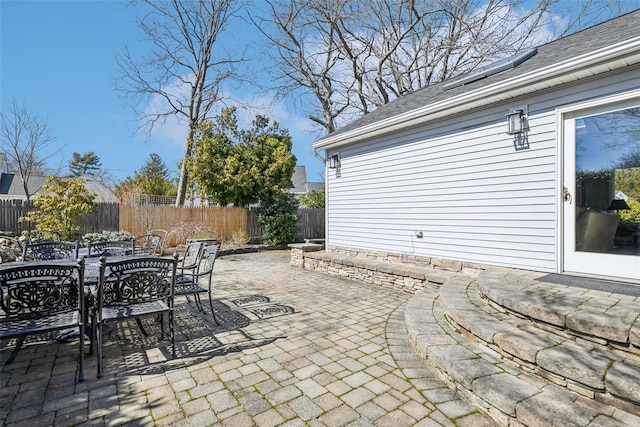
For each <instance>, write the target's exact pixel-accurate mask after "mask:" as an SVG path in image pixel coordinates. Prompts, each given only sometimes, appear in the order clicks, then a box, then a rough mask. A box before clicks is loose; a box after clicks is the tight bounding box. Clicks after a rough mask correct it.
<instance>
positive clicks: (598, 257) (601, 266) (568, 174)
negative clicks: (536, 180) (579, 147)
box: [556, 90, 640, 283]
mask: <svg viewBox="0 0 640 427" xmlns="http://www.w3.org/2000/svg"><path fill="white" fill-rule="evenodd" d="M638 106H640V90H634V91H631V92H626V93H622V94H618V95H615V96H609V97H603V98H598V99H595V100H591V101H589V102H584V103H580V104H573V105H570V106H567V107H562V108H558V109H557V110H556V112H557V114H556V117H557V123H558V159H559V163H558V165H559V167H558V183H559V191H558V194H559V200H558V206H559V209H558V219H557V221H558V236H557V239H558V271H559V272H560V273H571V274H578V275H585V276H594V277H607V278H616V279H619V280H625V281H632V282H638V283H640V257H635V256H633V255H616V254H607V253H597V252H580V251H576V250H575V247H576V245H575V243H576V242H575V240H576V238H575V236H576V233H575V227H576V216H575V215H576V214H575V209H576V207H575V192H576V158H575V150H576V136H575V122H576V120H577V119H579V118H583V117H590V116H596V115H601V114H605V113H608V112H612V111H618V110H624V109H627V108H631V107H638ZM565 189H567V190H568V194H566V192H565ZM634 258H636V259H637V261H636V259H634Z"/></svg>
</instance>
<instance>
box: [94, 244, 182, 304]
mask: <svg viewBox="0 0 640 427" xmlns="http://www.w3.org/2000/svg"><path fill="white" fill-rule="evenodd" d="M176 264H177V260H176V258H175V257H174V258H158V257H131V258H128V259H124V260H122V259H119V260H118V261H109V258H107V257H103V258H101V259H100V284H99V286H98V304H99V307H98V312H100V311H101V309H102V307H103V306H104V305H123V306H126V305H128V304H137V303H141V302H149V301H155V300H159V299H164V300H167V301H169V300H171V304H170V305H169V306H170V307H173V293H174V289H175V274H176Z"/></svg>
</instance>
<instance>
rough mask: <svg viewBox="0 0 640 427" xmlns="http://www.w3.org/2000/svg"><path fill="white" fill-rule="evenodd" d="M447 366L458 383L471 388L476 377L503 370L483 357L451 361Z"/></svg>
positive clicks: (447, 369)
mask: <svg viewBox="0 0 640 427" xmlns="http://www.w3.org/2000/svg"><path fill="white" fill-rule="evenodd" d="M445 368H446V371H447V372H448V373H449V375H451V378H453V380H454V381H455V382H456V383H460V384H462V385H463V386H464V387H465V388H467V389H469V390H471V386H472V384H473V381H475V380H476V379H478V378H482V377H486V376H489V375H495V374H499V373H501V372H502V370H501V369H500V368H498V367H497V366H495V365H493V364H492V363H489V362H487V361H486V360H484V359H482V358H477V359H469V360H455V361H451V362H450V363H448V364H447V366H446V367H445Z"/></svg>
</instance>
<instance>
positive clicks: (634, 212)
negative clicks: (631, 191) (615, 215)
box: [620, 197, 640, 222]
mask: <svg viewBox="0 0 640 427" xmlns="http://www.w3.org/2000/svg"><path fill="white" fill-rule="evenodd" d="M627 205H628V206H629V209H628V210H624V211H620V219H622V220H623V221H628V222H640V202H639V201H637V200H635V199H634V198H633V197H629V199H628V200H627Z"/></svg>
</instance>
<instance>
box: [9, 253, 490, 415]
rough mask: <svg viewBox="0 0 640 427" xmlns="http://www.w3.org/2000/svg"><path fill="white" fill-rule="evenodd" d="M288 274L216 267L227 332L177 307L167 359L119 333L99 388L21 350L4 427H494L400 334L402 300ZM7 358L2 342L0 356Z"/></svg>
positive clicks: (268, 258) (146, 342)
mask: <svg viewBox="0 0 640 427" xmlns="http://www.w3.org/2000/svg"><path fill="white" fill-rule="evenodd" d="M289 261H290V253H289V252H288V251H282V252H263V253H258V254H243V255H231V256H226V257H222V258H219V259H218V261H216V268H215V275H214V285H215V296H216V298H217V300H216V301H215V307H216V311H217V313H218V317H219V319H220V320H221V325H215V323H214V322H213V321H212V318H211V316H210V314H209V313H205V314H202V313H200V312H198V311H197V310H196V309H195V306H194V304H193V303H191V304H188V303H187V302H186V301H185V300H184V299H183V298H179V299H178V300H177V304H176V331H177V336H176V342H177V343H178V345H177V351H178V358H177V359H175V360H170V356H169V354H170V352H168V350H167V349H168V345H167V342H158V338H157V336H158V334H157V332H158V331H159V330H158V328H157V325H156V324H155V322H154V321H153V320H145V321H144V322H145V326H146V328H147V329H148V331H149V332H150V335H149V336H148V337H145V336H143V335H142V334H141V333H140V332H139V330H138V328H137V327H136V325H135V323H134V322H131V323H127V324H121V325H116V326H115V328H114V330H113V332H111V334H109V335H107V336H106V342H105V346H104V350H105V377H104V378H101V379H97V378H95V372H96V370H95V368H96V364H95V356H88V357H87V358H86V368H85V377H86V378H87V381H85V382H84V383H80V384H76V383H75V382H74V378H73V375H74V370H75V363H73V352H74V349H75V345H74V344H73V343H60V344H58V343H56V342H50V343H48V344H47V343H42V342H40V343H37V342H32V341H30V342H27V343H25V346H24V348H23V349H22V351H21V352H20V354H19V355H18V358H17V359H16V361H15V362H14V363H13V364H11V365H8V366H3V365H1V364H0V369H1V370H0V425H3V426H6V427H11V426H18V425H29V426H30V427H34V426H38V425H70V424H75V425H91V426H100V425H149V426H151V425H177V426H191V425H216V426H226V425H229V426H234V427H235V426H244V425H246V426H252V425H258V426H306V425H314V426H315V425H317V426H347V425H352V426H364V425H367V426H371V425H373V426H387V425H394V426H398V427H399V426H403V425H407V426H410V425H417V426H456V425H457V426H490V425H493V422H492V421H491V420H490V419H489V418H487V417H486V416H484V415H482V414H480V413H479V412H478V411H477V410H476V409H475V408H473V407H472V406H471V405H469V404H467V403H466V402H464V401H463V400H461V399H460V398H459V396H458V395H456V393H454V392H452V391H451V390H450V389H449V388H447V387H446V385H445V384H444V383H442V382H441V381H439V380H438V379H437V378H435V377H434V376H433V375H432V374H431V371H429V370H427V369H424V364H423V361H422V360H421V359H420V357H419V356H418V355H416V353H415V352H414V350H413V349H412V348H411V346H410V343H409V339H408V335H407V330H406V324H405V321H404V308H405V306H406V303H407V301H408V300H409V299H410V297H411V296H410V295H408V294H407V293H402V292H398V291H393V290H388V289H384V288H381V287H375V286H370V285H364V284H360V283H356V282H353V281H349V280H344V279H341V278H337V277H335V276H328V275H325V274H322V273H317V272H310V271H306V270H303V269H300V268H295V267H291V266H290V265H289ZM205 308H206V309H207V310H208V305H207V304H205ZM10 350H11V348H7V343H2V347H1V351H2V353H1V354H0V357H2V358H6V357H7V356H6V355H7V353H8V352H9V351H10ZM164 360H166V361H164Z"/></svg>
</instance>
